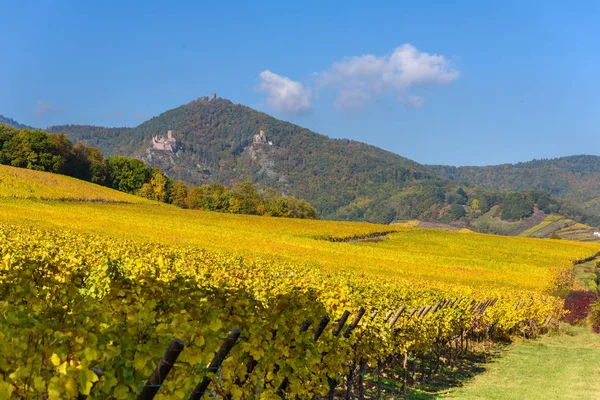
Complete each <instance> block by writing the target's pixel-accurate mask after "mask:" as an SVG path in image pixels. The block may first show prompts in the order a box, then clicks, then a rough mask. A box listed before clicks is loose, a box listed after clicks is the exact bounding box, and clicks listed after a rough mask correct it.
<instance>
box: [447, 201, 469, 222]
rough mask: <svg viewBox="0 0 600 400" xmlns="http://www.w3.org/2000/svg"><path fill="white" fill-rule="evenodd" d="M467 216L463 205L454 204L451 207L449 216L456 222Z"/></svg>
mask: <svg viewBox="0 0 600 400" xmlns="http://www.w3.org/2000/svg"><path fill="white" fill-rule="evenodd" d="M465 214H466V212H465V209H464V207H463V206H461V205H458V204H452V205H451V206H450V211H449V212H448V215H449V216H450V218H452V219H453V220H455V221H456V220H459V219H461V218H462V217H464V216H465Z"/></svg>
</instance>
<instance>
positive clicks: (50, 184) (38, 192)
mask: <svg viewBox="0 0 600 400" xmlns="http://www.w3.org/2000/svg"><path fill="white" fill-rule="evenodd" d="M0 197H17V198H34V199H46V200H50V199H54V200H67V201H95V202H109V203H148V201H147V200H145V199H143V198H141V197H138V196H133V195H130V194H127V193H123V192H119V191H117V190H113V189H109V188H107V187H104V186H100V185H96V184H93V183H90V182H85V181H82V180H79V179H75V178H71V177H68V176H65V175H58V174H51V173H48V172H42V171H34V170H30V169H25V168H15V167H10V166H7V165H0Z"/></svg>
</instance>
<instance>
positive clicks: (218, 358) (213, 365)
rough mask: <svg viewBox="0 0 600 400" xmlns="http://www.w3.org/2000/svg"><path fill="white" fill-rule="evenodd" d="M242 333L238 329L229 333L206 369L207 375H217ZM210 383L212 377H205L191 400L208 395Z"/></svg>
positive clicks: (197, 399)
mask: <svg viewBox="0 0 600 400" xmlns="http://www.w3.org/2000/svg"><path fill="white" fill-rule="evenodd" d="M240 333H241V332H240V330H239V329H237V328H233V329H232V330H231V332H230V333H229V336H227V338H226V339H225V341H224V342H223V345H222V346H221V348H220V349H219V351H217V353H216V354H215V356H214V357H213V359H212V361H211V362H210V364H209V365H208V368H206V372H207V373H217V372H218V371H219V369H220V368H221V363H222V362H223V360H225V358H226V357H227V355H228V354H229V352H230V351H231V348H232V347H233V345H234V344H235V342H236V341H237V340H238V338H239V337H240ZM210 382H211V379H210V377H208V376H205V377H204V379H203V380H202V382H200V384H199V385H198V386H196V388H195V389H194V391H193V392H192V395H191V396H190V400H199V399H201V398H202V396H204V394H205V393H206V390H207V389H208V385H210Z"/></svg>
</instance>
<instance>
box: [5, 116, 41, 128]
mask: <svg viewBox="0 0 600 400" xmlns="http://www.w3.org/2000/svg"><path fill="white" fill-rule="evenodd" d="M0 124H5V125H8V126H12V127H13V128H17V129H34V128H32V127H31V126H27V125H23V124H20V123H18V122H17V121H15V120H14V119H12V118H7V117H5V116H4V115H0Z"/></svg>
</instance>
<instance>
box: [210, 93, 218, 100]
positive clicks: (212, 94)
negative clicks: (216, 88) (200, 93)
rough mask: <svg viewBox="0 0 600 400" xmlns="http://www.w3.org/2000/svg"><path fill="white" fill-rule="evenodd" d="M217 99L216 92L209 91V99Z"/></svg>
mask: <svg viewBox="0 0 600 400" xmlns="http://www.w3.org/2000/svg"><path fill="white" fill-rule="evenodd" d="M216 99H217V94H216V93H211V94H210V100H211V101H212V100H216Z"/></svg>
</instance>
